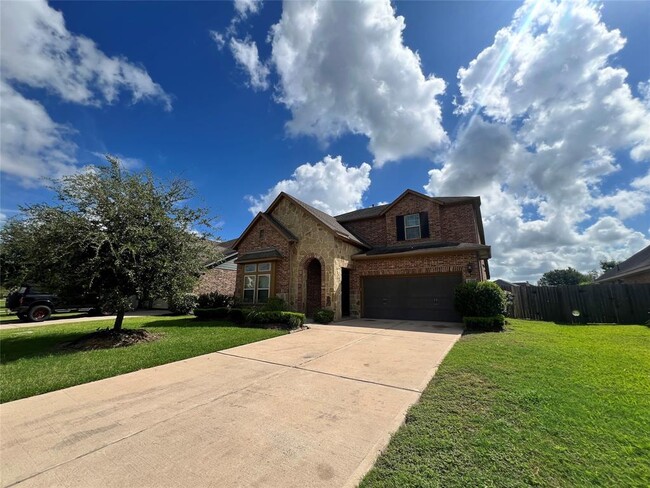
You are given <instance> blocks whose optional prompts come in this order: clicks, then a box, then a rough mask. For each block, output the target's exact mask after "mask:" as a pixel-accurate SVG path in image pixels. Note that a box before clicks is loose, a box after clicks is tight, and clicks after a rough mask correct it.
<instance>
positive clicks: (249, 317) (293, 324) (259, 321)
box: [194, 307, 305, 329]
mask: <svg viewBox="0 0 650 488" xmlns="http://www.w3.org/2000/svg"><path fill="white" fill-rule="evenodd" d="M194 315H195V316H196V318H197V319H202V320H208V319H213V320H214V319H216V320H229V321H230V322H233V323H235V324H239V325H242V324H246V325H251V326H256V325H270V324H273V325H280V326H282V327H284V328H287V329H296V328H298V327H300V326H301V325H303V324H304V323H305V314H302V313H296V312H284V311H261V310H246V309H241V308H225V307H220V308H195V309H194Z"/></svg>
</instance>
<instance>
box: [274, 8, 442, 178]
mask: <svg viewBox="0 0 650 488" xmlns="http://www.w3.org/2000/svg"><path fill="white" fill-rule="evenodd" d="M404 27H405V23H404V18H403V17H401V16H396V15H395V11H394V10H393V8H392V6H391V5H390V2H389V1H388V0H382V1H373V2H329V1H321V0H316V1H311V2H285V3H284V6H283V11H282V18H281V19H280V22H279V23H278V24H276V25H275V26H274V27H273V29H272V43H273V63H274V65H275V67H276V70H277V72H278V74H279V77H280V81H279V87H278V88H279V96H278V98H279V100H280V101H281V102H282V103H283V104H284V105H286V106H287V108H289V110H291V113H292V116H293V117H292V120H291V121H290V122H289V123H288V129H289V131H290V132H291V133H292V134H308V135H313V136H316V137H318V138H319V139H321V140H327V139H328V138H336V137H338V136H340V135H342V134H344V133H348V132H351V133H355V134H364V135H366V136H367V137H368V138H369V139H370V143H369V149H370V151H371V152H372V153H373V154H374V156H375V164H376V165H377V166H381V165H382V164H383V163H385V162H386V161H394V160H398V159H401V158H404V157H407V156H415V155H425V154H428V153H430V152H431V151H432V150H434V149H437V148H439V147H440V146H442V145H444V144H445V143H446V141H447V135H446V133H445V130H444V129H443V127H442V125H441V110H440V104H439V102H438V101H437V99H436V97H437V96H438V95H441V94H442V93H443V92H444V90H445V82H444V81H443V80H442V79H440V78H436V77H435V76H433V75H430V76H425V75H424V74H423V73H422V67H421V65H420V58H419V57H418V55H417V54H416V53H414V52H413V51H411V49H409V48H408V47H406V46H405V45H404V42H403V39H402V31H403V30H404Z"/></svg>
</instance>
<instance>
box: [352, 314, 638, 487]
mask: <svg viewBox="0 0 650 488" xmlns="http://www.w3.org/2000/svg"><path fill="white" fill-rule="evenodd" d="M511 322H512V324H511V325H510V326H509V330H508V331H507V332H505V333H486V334H471V335H465V336H464V337H462V338H461V340H460V341H459V342H458V343H457V344H456V345H455V346H454V348H453V349H452V350H451V352H450V353H449V355H448V356H447V357H446V358H445V360H444V361H443V363H442V365H441V367H440V369H439V370H438V373H437V374H436V376H435V377H434V378H433V380H432V381H431V383H430V384H429V386H428V387H427V389H426V390H425V391H424V393H423V395H422V397H421V399H420V401H419V402H418V403H417V404H415V405H414V406H413V407H411V409H410V411H409V413H408V415H407V417H406V422H405V424H404V425H403V426H402V427H401V428H400V430H399V431H398V432H397V433H396V434H395V435H394V436H393V438H392V440H391V442H390V444H389V446H388V447H387V448H386V450H385V451H384V453H383V454H382V455H381V456H380V457H379V459H378V461H377V463H376V464H375V467H374V468H373V469H372V470H371V471H370V472H369V473H368V475H367V476H366V477H365V478H364V480H363V481H362V483H361V485H360V486H361V487H363V488H368V487H416V486H417V487H438V486H440V487H466V486H500V487H515V486H522V487H523V486H558V487H559V486H626V487H647V486H650V463H648V459H650V328H648V327H646V326H641V325H639V326H606V325H593V326H562V325H556V324H552V323H548V322H532V321H531V322H529V321H523V320H511Z"/></svg>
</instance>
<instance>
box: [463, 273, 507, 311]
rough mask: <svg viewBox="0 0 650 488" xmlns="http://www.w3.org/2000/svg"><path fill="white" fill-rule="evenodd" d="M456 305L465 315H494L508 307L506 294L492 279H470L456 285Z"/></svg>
mask: <svg viewBox="0 0 650 488" xmlns="http://www.w3.org/2000/svg"><path fill="white" fill-rule="evenodd" d="M454 307H455V308H456V310H457V311H458V313H460V314H461V315H462V316H463V317H494V316H495V315H500V314H502V313H503V312H504V311H505V308H506V296H505V293H504V292H503V290H502V289H501V288H499V285H497V284H496V283H493V282H491V281H468V282H467V283H462V284H460V285H458V286H457V287H456V290H455V292H454Z"/></svg>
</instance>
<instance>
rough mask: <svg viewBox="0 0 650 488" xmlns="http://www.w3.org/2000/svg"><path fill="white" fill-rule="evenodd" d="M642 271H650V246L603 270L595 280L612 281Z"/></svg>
mask: <svg viewBox="0 0 650 488" xmlns="http://www.w3.org/2000/svg"><path fill="white" fill-rule="evenodd" d="M644 271H650V246H647V247H645V248H643V249H641V250H640V251H639V252H638V253H636V254H634V255H632V256H630V257H629V258H628V259H626V260H625V261H623V262H622V263H620V264H618V265H617V266H616V267H614V268H613V269H610V270H609V271H605V272H604V273H603V274H602V276H599V277H598V278H596V282H597V283H603V282H606V281H614V280H618V279H622V278H625V277H626V276H630V275H634V274H637V273H641V272H644Z"/></svg>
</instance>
